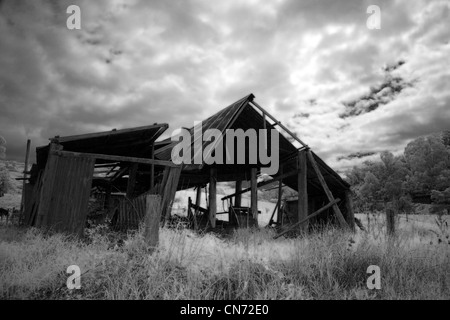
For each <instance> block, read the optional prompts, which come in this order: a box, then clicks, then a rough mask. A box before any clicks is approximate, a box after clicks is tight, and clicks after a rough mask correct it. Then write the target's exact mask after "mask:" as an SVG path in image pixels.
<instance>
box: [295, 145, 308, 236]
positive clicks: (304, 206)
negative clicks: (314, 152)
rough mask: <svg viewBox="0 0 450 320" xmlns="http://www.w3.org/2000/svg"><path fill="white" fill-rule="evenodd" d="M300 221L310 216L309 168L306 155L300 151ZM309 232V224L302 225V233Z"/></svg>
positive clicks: (298, 202) (298, 200)
mask: <svg viewBox="0 0 450 320" xmlns="http://www.w3.org/2000/svg"><path fill="white" fill-rule="evenodd" d="M297 160H298V166H297V170H298V199H297V205H298V221H302V220H303V219H305V218H306V217H307V216H308V190H307V167H306V153H305V151H300V152H299V153H298V159H297ZM306 230H308V224H307V223H304V224H302V225H300V231H306Z"/></svg>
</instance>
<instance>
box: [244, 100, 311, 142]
mask: <svg viewBox="0 0 450 320" xmlns="http://www.w3.org/2000/svg"><path fill="white" fill-rule="evenodd" d="M250 103H251V104H252V105H253V106H254V107H256V108H258V109H259V110H261V112H262V113H263V114H265V115H267V116H268V117H269V118H270V119H271V120H272V121H274V122H275V123H276V124H277V125H279V126H280V127H281V128H282V129H283V130H284V131H286V132H287V133H288V134H289V135H290V136H291V137H292V138H294V139H295V140H296V141H298V142H299V143H300V144H301V145H302V146H304V147H307V146H308V145H307V144H306V143H304V142H303V141H302V140H300V138H299V137H297V135H295V134H294V133H293V132H292V131H291V130H289V129H288V128H286V127H285V126H284V125H283V124H282V123H281V122H280V121H278V120H277V119H276V118H275V117H274V116H272V115H271V114H270V113H268V112H267V111H266V110H265V109H264V108H263V107H261V106H260V105H259V104H258V103H256V102H255V101H251V102H250Z"/></svg>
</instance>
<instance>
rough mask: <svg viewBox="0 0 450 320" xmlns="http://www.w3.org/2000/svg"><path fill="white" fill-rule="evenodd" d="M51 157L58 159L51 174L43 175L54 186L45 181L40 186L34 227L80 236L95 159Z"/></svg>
mask: <svg viewBox="0 0 450 320" xmlns="http://www.w3.org/2000/svg"><path fill="white" fill-rule="evenodd" d="M53 157H56V158H57V159H56V163H55V167H54V168H53V169H54V170H53V172H45V173H44V176H45V175H46V174H47V177H48V179H53V182H50V181H48V180H47V181H48V185H47V186H46V185H45V184H44V186H43V190H42V193H41V201H40V203H39V210H38V219H37V221H36V226H37V227H44V228H45V229H51V230H53V231H56V232H68V233H74V234H78V235H82V234H83V231H84V226H85V222H86V215H87V209H88V201H89V196H90V192H91V184H92V175H93V173H94V164H95V159H91V158H72V157H58V156H55V155H51V156H50V158H53ZM49 161H50V159H49ZM46 170H47V169H46Z"/></svg>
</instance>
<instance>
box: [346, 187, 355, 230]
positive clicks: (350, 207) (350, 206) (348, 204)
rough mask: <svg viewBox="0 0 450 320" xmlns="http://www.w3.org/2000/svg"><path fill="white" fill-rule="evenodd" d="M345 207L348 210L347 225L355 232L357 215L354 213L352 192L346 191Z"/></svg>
mask: <svg viewBox="0 0 450 320" xmlns="http://www.w3.org/2000/svg"><path fill="white" fill-rule="evenodd" d="M345 207H346V209H347V224H348V226H349V227H350V229H351V230H352V231H355V213H354V212H353V200H352V194H351V191H350V190H346V191H345Z"/></svg>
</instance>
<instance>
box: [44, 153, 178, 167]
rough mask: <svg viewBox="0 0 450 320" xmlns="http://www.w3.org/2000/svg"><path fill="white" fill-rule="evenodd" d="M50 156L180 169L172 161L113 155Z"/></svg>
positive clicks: (63, 154)
mask: <svg viewBox="0 0 450 320" xmlns="http://www.w3.org/2000/svg"><path fill="white" fill-rule="evenodd" d="M51 154H54V155H57V156H61V157H84V158H94V159H102V160H111V161H121V162H134V163H143V164H154V165H159V166H165V167H173V168H177V167H180V165H178V164H175V163H173V162H172V161H164V160H153V159H146V158H136V157H124V156H113V155H108V154H98V153H85V152H71V151H52V152H51Z"/></svg>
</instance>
